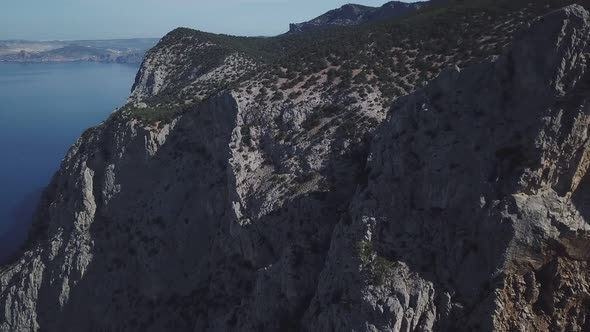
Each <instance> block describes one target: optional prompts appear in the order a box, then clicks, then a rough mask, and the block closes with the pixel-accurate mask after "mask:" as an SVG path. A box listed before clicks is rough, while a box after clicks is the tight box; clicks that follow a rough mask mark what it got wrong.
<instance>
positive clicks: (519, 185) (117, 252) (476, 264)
mask: <svg viewBox="0 0 590 332" xmlns="http://www.w3.org/2000/svg"><path fill="white" fill-rule="evenodd" d="M589 32H590V18H589V15H588V13H587V12H586V11H585V10H584V9H583V8H582V7H579V6H569V7H566V8H564V9H562V10H559V11H556V12H553V13H551V14H549V15H547V16H545V17H543V18H542V19H539V20H537V21H535V22H533V23H532V24H531V25H530V27H527V28H526V29H525V30H524V31H523V32H520V33H519V34H518V35H517V37H516V38H515V41H514V43H513V45H512V46H511V48H510V50H509V51H508V52H507V53H506V54H505V55H502V56H500V57H497V58H494V59H492V60H487V61H484V62H483V63H480V64H477V65H474V66H471V67H469V68H466V69H463V70H459V69H457V68H450V69H447V70H445V71H444V72H443V73H442V74H440V75H439V77H438V78H436V79H435V80H434V81H433V82H432V83H430V84H429V85H427V86H426V87H424V88H422V89H418V90H417V91H416V92H414V93H412V94H410V95H408V96H406V97H403V98H400V99H398V100H397V101H396V102H395V104H394V105H393V106H392V108H391V109H390V110H389V111H388V112H384V110H383V109H381V108H380V107H379V106H377V105H374V104H363V103H357V104H354V103H352V104H348V105H344V104H342V103H341V100H342V99H343V96H335V95H332V96H330V95H326V94H317V93H313V92H311V91H307V90H305V89H303V88H301V93H300V94H299V95H298V96H297V97H295V98H293V99H292V100H290V101H284V100H272V99H271V98H266V97H264V98H266V99H264V98H262V100H261V99H255V98H253V97H250V93H248V92H246V89H241V88H236V89H226V90H224V91H222V92H220V93H217V94H215V95H214V96H212V97H210V98H206V99H205V101H203V102H201V103H198V104H197V106H193V107H192V108H191V109H190V110H189V111H187V112H185V113H183V114H181V115H177V116H175V117H173V118H172V119H170V121H165V122H164V121H163V122H157V123H152V124H148V123H146V122H145V121H141V120H138V119H136V118H135V117H133V116H130V115H129V114H128V113H125V112H122V111H118V112H116V113H114V114H113V116H111V118H110V119H109V120H107V121H106V122H105V123H103V124H102V125H100V126H98V127H96V128H92V129H89V130H88V131H87V132H86V133H84V134H83V135H82V137H81V138H80V140H79V141H78V142H77V143H76V144H75V145H74V146H73V147H72V149H71V150H70V152H69V153H68V155H67V157H66V158H65V159H64V161H63V164H62V167H61V168H60V170H59V172H58V173H57V174H56V175H55V177H54V179H53V181H52V183H51V185H50V186H49V188H47V190H46V192H45V194H44V196H43V204H42V207H41V209H40V210H39V211H38V212H37V215H36V217H35V218H36V220H35V228H34V231H33V232H32V236H31V240H30V243H29V244H28V246H27V250H26V251H25V252H24V253H23V254H22V256H21V257H20V258H19V259H18V260H16V261H15V262H14V263H13V264H11V265H9V266H6V267H3V268H0V308H1V310H0V331H121V330H124V331H252V330H261V331H457V330H465V331H474V330H482V331H493V330H496V331H514V330H522V331H583V330H586V329H588V328H590V325H589V324H590V323H589V322H590V318H588V317H587V316H588V314H589V313H590V309H589V308H590V294H588V287H589V283H590V276H589V275H588V260H589V259H590V257H588V252H589V251H588V249H589V246H590V239H588V232H587V229H588V228H589V227H590V225H587V222H586V220H587V218H589V217H588V216H587V214H588V213H589V211H588V205H587V195H588V190H590V179H589V178H588V176H587V174H586V173H587V170H588V167H589V166H590V157H589V151H588V148H589V146H588V133H587V130H588V125H589V124H590V109H589V108H588V107H589V106H588V97H589V96H590V94H589V91H588V88H590V76H589V75H590V74H589V73H588V69H587V61H588V56H589V51H590V46H589V45H588V42H589V41H590V34H589ZM183 38H185V37H183ZM186 38H188V37H186ZM185 42H186V40H185ZM178 45H179V44H178V43H177V40H176V39H173V38H171V37H169V38H168V39H165V40H164V45H163V46H162V47H161V48H157V49H154V50H153V51H152V52H150V53H149V54H148V57H147V58H146V60H145V61H144V65H143V66H142V69H141V71H140V73H139V74H138V79H137V81H136V86H135V87H134V92H133V94H132V96H131V98H130V103H131V104H134V105H138V107H140V108H141V107H146V106H147V104H150V103H154V99H157V98H162V94H165V95H168V94H169V92H170V91H173V90H175V89H181V90H182V91H184V92H182V93H181V95H182V98H184V96H188V95H190V93H189V92H188V91H192V89H196V88H198V87H200V86H202V85H201V84H202V82H210V81H212V80H216V79H219V77H225V78H227V77H234V78H237V77H238V76H240V75H242V74H244V72H240V71H239V70H240V69H238V68H244V66H239V65H237V64H244V63H248V64H249V65H248V66H246V68H248V69H247V71H252V70H254V69H255V67H256V66H255V65H254V64H252V62H251V61H250V60H246V59H244V57H243V56H242V55H240V54H239V53H231V52H230V53H227V54H226V53H224V54H223V56H222V57H219V58H218V59H217V60H216V62H215V63H214V64H210V65H211V66H213V67H211V68H209V67H198V68H193V67H191V66H190V63H187V62H186V61H188V60H187V59H192V56H191V54H193V55H194V54H201V53H202V52H205V53H206V52H209V51H211V50H213V49H215V47H216V45H213V44H209V43H200V42H199V43H195V45H194V47H193V48H192V49H191V50H190V52H194V53H190V52H188V53H187V52H184V51H182V50H181V49H180V48H179V47H178ZM182 57H186V58H182ZM175 59H176V60H177V61H174V60H175ZM179 59H180V60H179ZM185 60H186V61H185ZM215 66H216V67H215ZM219 68H225V69H227V68H234V69H235V70H233V71H232V70H229V71H228V70H218V69H219ZM187 70H188V72H187ZM212 71H216V73H214V74H211V73H212ZM228 73H231V74H230V75H229V76H224V75H226V74H228ZM180 74H182V75H180ZM177 75H180V76H177ZM177 77H178V80H175V81H172V78H177ZM225 78H224V79H225ZM203 84H204V83H203ZM181 85H182V86H184V87H188V88H187V89H184V88H183V87H181ZM248 89H249V90H250V91H252V90H253V91H258V92H259V91H263V89H264V87H263V85H262V83H260V82H258V81H256V80H252V81H250V86H249V87H248ZM145 109H146V110H149V108H145ZM385 113H387V115H386V114H385Z"/></svg>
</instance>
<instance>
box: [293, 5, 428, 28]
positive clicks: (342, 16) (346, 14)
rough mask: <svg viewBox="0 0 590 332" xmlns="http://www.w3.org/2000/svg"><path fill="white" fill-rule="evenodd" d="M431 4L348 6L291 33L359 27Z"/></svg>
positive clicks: (302, 24) (298, 24)
mask: <svg viewBox="0 0 590 332" xmlns="http://www.w3.org/2000/svg"><path fill="white" fill-rule="evenodd" d="M437 2H440V1H437ZM431 3H432V2H429V1H420V2H412V3H406V2H401V1H391V2H388V3H386V4H384V5H383V6H381V7H370V6H363V5H357V4H346V5H344V6H342V7H340V8H338V9H334V10H330V11H329V12H327V13H325V14H323V15H321V16H318V17H316V18H314V19H313V20H311V21H307V22H303V23H292V24H290V26H289V33H298V32H306V31H311V30H322V29H326V28H331V27H338V26H350V25H359V24H363V23H367V22H372V21H379V20H383V19H388V18H392V17H395V16H400V15H404V14H408V13H411V12H414V11H417V10H420V9H422V8H424V7H426V6H428V5H430V4H431Z"/></svg>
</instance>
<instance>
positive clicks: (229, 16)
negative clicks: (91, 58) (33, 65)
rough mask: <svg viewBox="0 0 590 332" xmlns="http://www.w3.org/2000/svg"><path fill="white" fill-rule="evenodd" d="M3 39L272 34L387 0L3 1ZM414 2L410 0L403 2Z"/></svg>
mask: <svg viewBox="0 0 590 332" xmlns="http://www.w3.org/2000/svg"><path fill="white" fill-rule="evenodd" d="M3 2H4V3H3V4H2V6H1V8H0V40H7V39H27V40H74V39H115V38H144V37H155V38H160V37H162V36H163V35H165V34H166V33H167V32H169V31H171V30H173V29H174V28H177V27H188V28H193V29H198V30H203V31H207V32H214V33H226V34H232V35H244V36H272V35H277V34H280V33H283V32H285V31H287V30H288V28H289V23H296V22H303V21H307V20H309V19H312V18H314V17H316V16H318V15H320V14H322V13H324V12H326V11H328V10H330V9H334V8H338V7H340V6H342V5H344V4H346V3H349V2H354V3H358V4H363V5H368V6H380V5H382V4H383V3H385V2H387V0H358V1H351V0H349V1H338V0H50V1H48V0H3ZM405 2H410V1H405Z"/></svg>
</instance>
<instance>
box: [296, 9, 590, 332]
mask: <svg viewBox="0 0 590 332" xmlns="http://www.w3.org/2000/svg"><path fill="white" fill-rule="evenodd" d="M589 29H590V20H589V16H588V13H587V12H586V11H585V10H584V9H583V8H581V7H579V6H571V7H567V8H565V9H563V10H560V11H557V12H554V13H552V14H550V15H548V16H546V17H544V18H542V19H540V20H539V21H537V22H535V23H533V24H532V26H531V27H530V28H529V29H528V30H527V31H525V32H523V33H521V34H519V35H518V37H517V38H516V41H515V42H514V46H513V47H512V50H511V51H510V52H509V53H508V54H507V55H505V56H502V57H500V58H498V59H497V60H496V61H494V62H488V63H483V64H481V65H477V66H474V67H470V68H468V69H466V70H463V71H460V70H458V69H456V68H455V69H449V70H446V71H445V72H443V73H442V74H441V75H440V76H439V77H438V78H437V79H436V80H435V81H434V82H433V83H432V84H430V85H429V86H428V87H426V88H425V89H422V90H419V91H417V92H416V93H414V94H412V95H409V96H407V97H404V98H401V99H400V100H398V101H397V102H396V104H395V105H394V106H393V108H392V109H391V111H390V116H389V118H388V119H387V121H386V122H385V123H384V125H383V126H382V128H381V129H379V131H378V133H377V135H376V138H375V140H374V142H373V145H372V148H371V153H370V155H369V161H368V164H367V172H368V174H367V177H368V182H367V185H366V187H365V188H364V189H362V190H360V191H359V193H358V194H357V195H356V197H355V199H354V200H353V203H352V206H351V209H350V219H349V220H348V221H347V222H345V221H342V223H341V224H340V225H339V226H338V227H337V230H336V231H335V234H334V237H333V240H332V247H331V251H330V256H329V259H328V262H327V264H326V269H325V270H324V272H322V277H321V279H320V283H319V286H318V290H319V291H318V293H317V294H316V296H315V298H314V300H313V303H312V306H311V309H310V310H309V311H308V312H307V317H306V318H307V321H308V322H309V323H310V324H311V326H312V328H311V330H368V331H400V330H403V331H406V330H419V331H431V330H433V331H458V330H461V331H477V330H482V331H492V330H493V331H515V330H519V331H583V330H585V329H587V328H588V326H589V325H588V324H590V323H589V321H590V318H589V317H588V314H590V311H589V307H588V303H589V302H588V301H589V300H590V294H589V293H588V290H587V286H588V281H589V277H590V274H589V273H588V271H587V270H586V266H587V264H588V259H589V258H590V256H588V245H590V242H589V240H590V238H589V235H590V233H588V231H589V230H590V225H588V223H587V204H586V203H584V198H582V197H585V196H586V194H585V190H587V189H586V185H585V183H586V182H587V181H588V180H587V178H588V176H587V174H586V173H587V170H588V165H589V164H588V156H589V154H588V153H589V150H588V149H589V147H590V146H589V145H588V133H587V131H588V124H590V122H589V121H590V109H589V106H588V101H589V97H590V95H589V94H588V87H590V85H589V84H590V75H589V73H588V71H587V61H588V56H589V55H590V54H589V50H590V48H589V47H588V46H589V45H588V42H589V40H590V38H589V37H588V36H589V35H588V32H589ZM349 285H362V286H361V287H360V289H357V288H354V287H350V286H349ZM353 312H354V314H352V313H353Z"/></svg>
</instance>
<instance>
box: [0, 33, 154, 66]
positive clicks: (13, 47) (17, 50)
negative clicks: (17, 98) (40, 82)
mask: <svg viewBox="0 0 590 332" xmlns="http://www.w3.org/2000/svg"><path fill="white" fill-rule="evenodd" d="M158 41H159V39H156V38H136V39H113V40H74V41H27V40H7V41H0V62H73V61H92V62H106V63H134V64H139V63H141V61H142V60H143V56H144V55H145V52H146V51H147V50H148V49H150V48H152V47H153V46H155V45H156V43H157V42H158Z"/></svg>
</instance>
